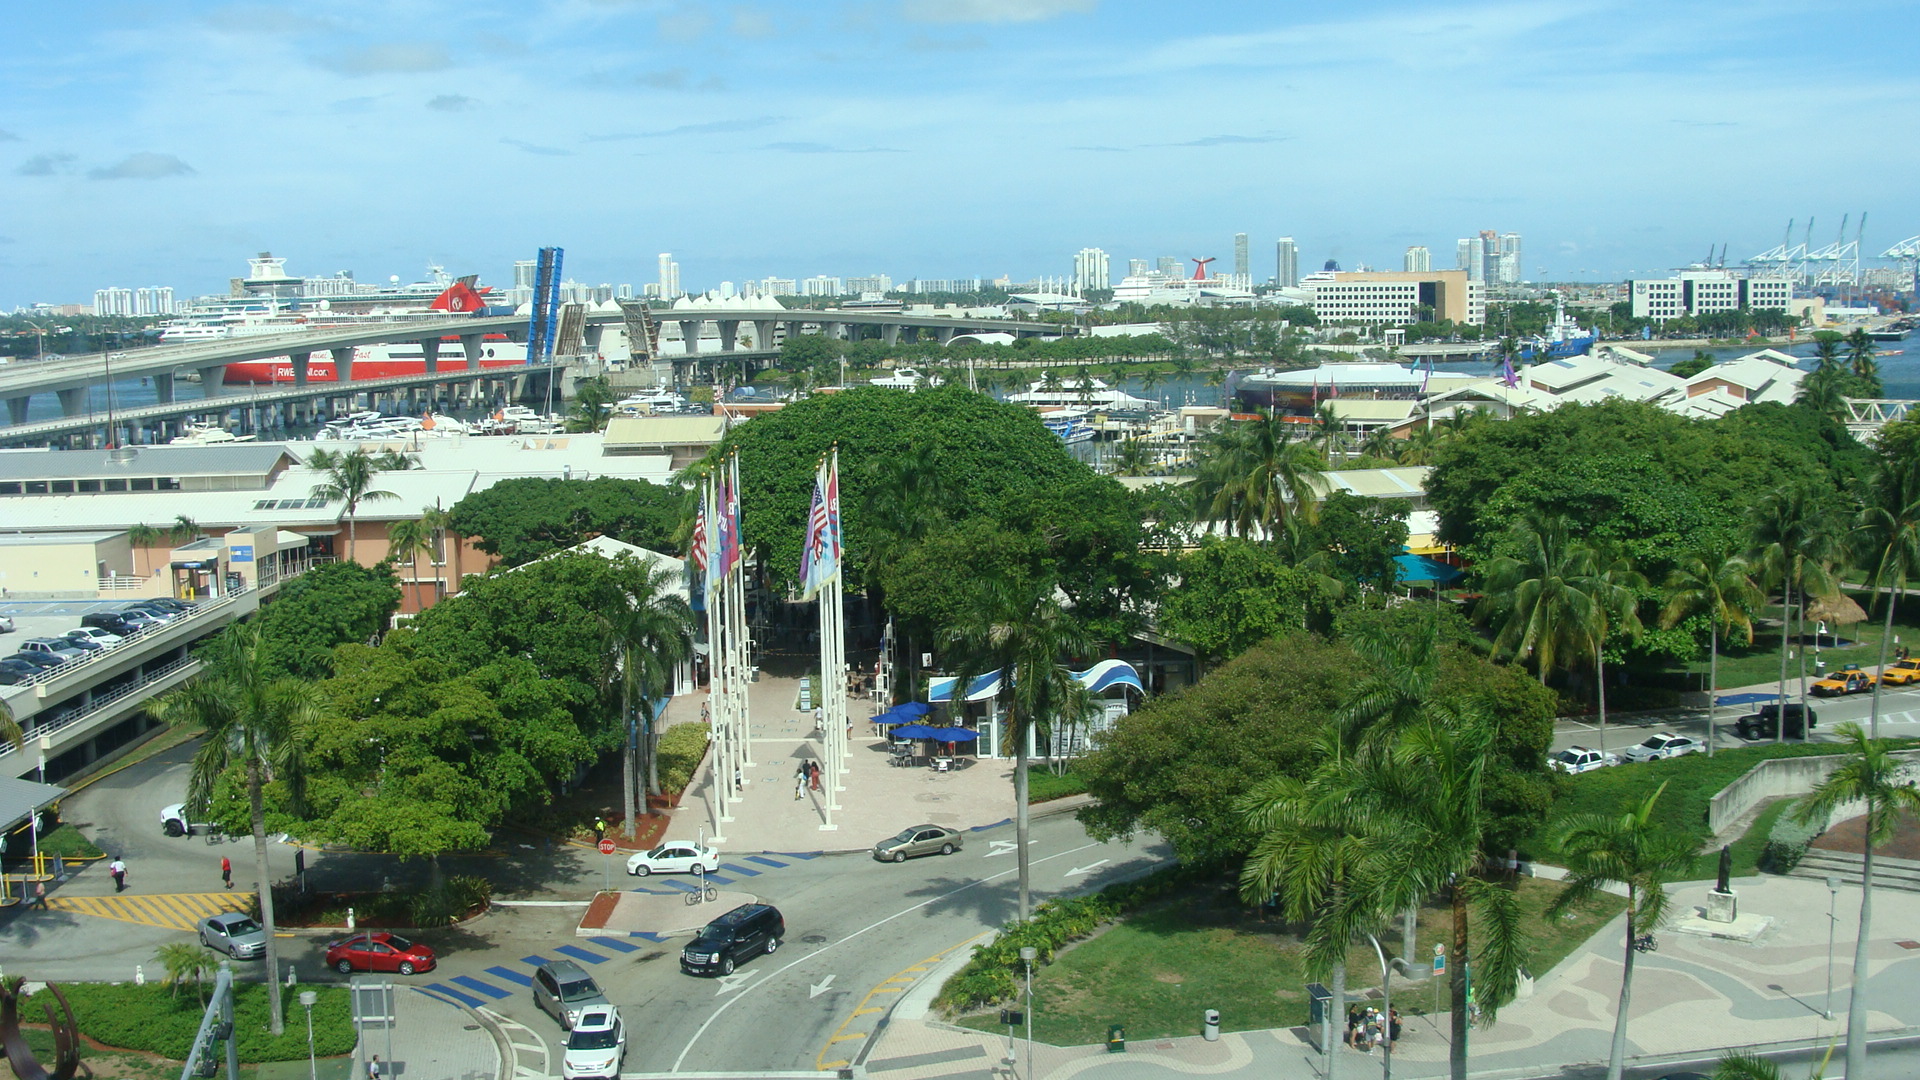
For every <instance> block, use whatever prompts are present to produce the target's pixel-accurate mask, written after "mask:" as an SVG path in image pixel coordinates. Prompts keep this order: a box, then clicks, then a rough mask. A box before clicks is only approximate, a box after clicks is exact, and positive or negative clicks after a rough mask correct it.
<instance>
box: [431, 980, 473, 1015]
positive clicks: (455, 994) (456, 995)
mask: <svg viewBox="0 0 1920 1080" xmlns="http://www.w3.org/2000/svg"><path fill="white" fill-rule="evenodd" d="M420 989H422V990H430V991H432V992H434V993H436V994H441V995H444V996H446V997H450V998H452V999H453V1000H455V1001H457V1002H459V1003H460V1004H462V1005H466V1006H469V1007H471V1008H475V1009H477V1008H479V1007H480V1006H482V1005H485V1004H486V1002H485V1001H482V1000H481V999H479V998H477V997H474V996H473V995H472V994H463V993H461V992H460V991H458V990H455V989H454V988H453V987H451V986H448V985H447V984H446V983H428V984H427V985H425V986H423V987H421V988H420Z"/></svg>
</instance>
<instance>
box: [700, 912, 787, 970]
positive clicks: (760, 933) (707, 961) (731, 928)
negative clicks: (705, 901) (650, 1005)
mask: <svg viewBox="0 0 1920 1080" xmlns="http://www.w3.org/2000/svg"><path fill="white" fill-rule="evenodd" d="M786 936H787V921H786V919H784V918H782V917H781V915H780V911H779V909H777V908H775V907H773V906H772V905H770V904H741V905H740V906H739V907H737V908H734V909H733V910H732V911H729V912H727V913H726V914H725V915H722V916H720V917H719V918H717V919H715V920H713V921H712V922H710V923H708V924H707V925H706V926H704V927H702V928H701V930H700V934H699V936H697V937H695V938H694V939H693V940H692V941H691V942H689V943H688V944H687V947H686V948H684V949H682V950H680V970H681V971H684V972H686V973H687V974H689V975H731V974H733V969H734V968H735V967H737V966H738V965H740V964H742V963H744V962H745V961H746V960H747V958H748V957H752V956H758V955H760V954H761V953H771V952H772V951H773V950H775V949H777V948H779V947H780V941H781V939H782V938H784V937H786Z"/></svg>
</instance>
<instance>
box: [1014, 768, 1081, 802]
mask: <svg viewBox="0 0 1920 1080" xmlns="http://www.w3.org/2000/svg"><path fill="white" fill-rule="evenodd" d="M1086 790H1087V782H1086V781H1085V780H1082V779H1080V778H1079V777H1078V776H1076V775H1074V772H1073V769H1072V768H1071V767H1069V768H1068V769H1067V771H1065V772H1063V773H1060V774H1059V775H1057V776H1056V775H1054V771H1053V770H1052V769H1050V768H1048V767H1047V766H1045V765H1029V766H1028V768H1027V802H1029V803H1043V802H1047V801H1049V800H1052V799H1064V798H1066V797H1067V796H1069V795H1079V794H1082V793H1084V792H1085V791H1086Z"/></svg>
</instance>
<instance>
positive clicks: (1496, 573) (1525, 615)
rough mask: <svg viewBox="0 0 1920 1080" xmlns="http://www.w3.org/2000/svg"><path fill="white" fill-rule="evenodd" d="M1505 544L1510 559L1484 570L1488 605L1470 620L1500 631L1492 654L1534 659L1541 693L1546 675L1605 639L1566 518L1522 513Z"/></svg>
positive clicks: (1585, 560) (1581, 550)
mask: <svg viewBox="0 0 1920 1080" xmlns="http://www.w3.org/2000/svg"><path fill="white" fill-rule="evenodd" d="M1508 537H1509V541H1510V547H1511V548H1512V549H1513V550H1514V551H1515V552H1516V554H1513V555H1502V556H1500V557H1498V558H1496V559H1494V560H1493V562H1492V564H1491V565H1490V566H1489V567H1488V568H1487V579H1486V592H1487V598H1486V599H1485V600H1483V601H1482V602H1481V606H1480V609H1479V611H1477V612H1476V615H1477V616H1478V617H1479V618H1481V619H1483V620H1486V621H1491V622H1498V623H1499V629H1498V630H1497V631H1496V632H1495V634H1494V638H1493V647H1494V650H1495V651H1496V652H1510V653H1512V654H1513V656H1514V658H1515V659H1518V660H1524V659H1525V658H1526V657H1527V656H1532V657H1533V661H1534V663H1535V664H1536V665H1537V666H1538V668H1539V678H1540V683H1541V685H1543V686H1544V685H1545V684H1546V681H1547V674H1548V672H1550V671H1552V670H1553V669H1554V668H1556V667H1565V666H1567V662H1568V661H1569V660H1570V659H1572V658H1575V657H1584V656H1586V655H1587V654H1588V653H1589V651H1590V650H1591V649H1593V648H1594V644H1595V642H1596V641H1598V640H1599V639H1600V638H1602V637H1604V635H1605V632H1606V615H1605V613H1604V612H1603V611H1602V610H1601V608H1600V605H1599V604H1598V603H1596V602H1595V600H1594V597H1593V596H1592V594H1591V592H1590V591H1589V587H1588V578H1589V576H1590V575H1591V572H1592V558H1591V553H1590V552H1589V551H1588V550H1587V548H1586V546H1585V545H1583V544H1580V543H1578V542H1577V541H1575V540H1573V539H1572V538H1571V537H1570V536H1569V528H1568V525H1567V520H1566V519H1565V518H1563V517H1559V516H1557V515H1549V514H1542V513H1539V512H1537V511H1533V512H1529V513H1528V514H1526V515H1525V516H1523V517H1521V518H1519V519H1518V520H1516V521H1515V522H1514V524H1513V526H1512V528H1511V530H1510V532H1509V534H1508Z"/></svg>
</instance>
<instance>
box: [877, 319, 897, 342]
mask: <svg viewBox="0 0 1920 1080" xmlns="http://www.w3.org/2000/svg"><path fill="white" fill-rule="evenodd" d="M880 339H881V340H882V341H885V342H886V343H887V344H888V345H898V344H900V324H899V323H888V324H886V325H885V326H882V327H881V328H880Z"/></svg>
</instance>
